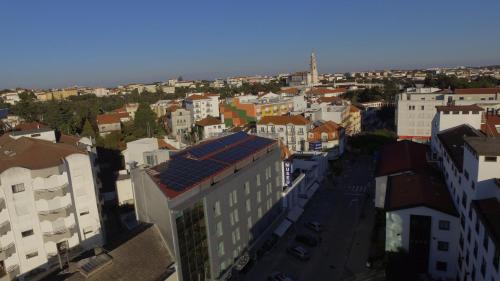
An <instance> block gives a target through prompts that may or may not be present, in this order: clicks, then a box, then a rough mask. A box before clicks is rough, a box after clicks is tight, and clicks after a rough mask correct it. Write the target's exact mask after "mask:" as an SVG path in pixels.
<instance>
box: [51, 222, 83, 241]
mask: <svg viewBox="0 0 500 281" xmlns="http://www.w3.org/2000/svg"><path fill="white" fill-rule="evenodd" d="M76 231H77V229H76V225H75V224H72V225H71V226H69V227H66V226H64V227H59V228H56V229H54V230H52V231H44V232H43V240H44V241H45V242H49V241H50V242H54V243H58V242H60V241H61V240H64V239H69V238H71V237H72V236H73V235H74V234H75V233H76Z"/></svg>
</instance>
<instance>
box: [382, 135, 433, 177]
mask: <svg viewBox="0 0 500 281" xmlns="http://www.w3.org/2000/svg"><path fill="white" fill-rule="evenodd" d="M428 149H429V148H428V146H427V145H425V144H420V143H416V142H412V141H409V140H403V141H399V142H394V143H390V144H386V145H384V146H383V147H382V148H381V150H380V159H379V161H378V163H377V169H376V172H375V174H376V175H377V177H378V176H385V175H391V174H395V173H400V172H405V171H414V172H415V171H420V170H422V169H425V168H426V167H427V158H426V154H427V151H428Z"/></svg>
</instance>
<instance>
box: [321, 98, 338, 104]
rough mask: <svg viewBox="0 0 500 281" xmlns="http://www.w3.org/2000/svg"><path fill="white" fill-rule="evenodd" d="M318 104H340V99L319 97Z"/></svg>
mask: <svg viewBox="0 0 500 281" xmlns="http://www.w3.org/2000/svg"><path fill="white" fill-rule="evenodd" d="M318 102H319V103H335V104H338V103H342V99H341V98H339V97H321V98H319V99H318Z"/></svg>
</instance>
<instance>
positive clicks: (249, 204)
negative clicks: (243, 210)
mask: <svg viewBox="0 0 500 281" xmlns="http://www.w3.org/2000/svg"><path fill="white" fill-rule="evenodd" d="M246 206H247V212H250V211H251V210H252V206H251V203H250V199H247V202H246Z"/></svg>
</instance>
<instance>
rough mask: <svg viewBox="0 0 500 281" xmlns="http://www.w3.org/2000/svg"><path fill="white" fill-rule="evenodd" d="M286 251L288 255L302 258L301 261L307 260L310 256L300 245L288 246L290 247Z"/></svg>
mask: <svg viewBox="0 0 500 281" xmlns="http://www.w3.org/2000/svg"><path fill="white" fill-rule="evenodd" d="M287 252H288V253H289V254H290V255H292V256H294V257H296V258H298V259H300V260H303V261H305V260H308V259H309V258H311V254H310V253H309V251H308V250H306V249H305V248H304V247H302V246H294V247H290V248H288V249H287Z"/></svg>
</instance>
